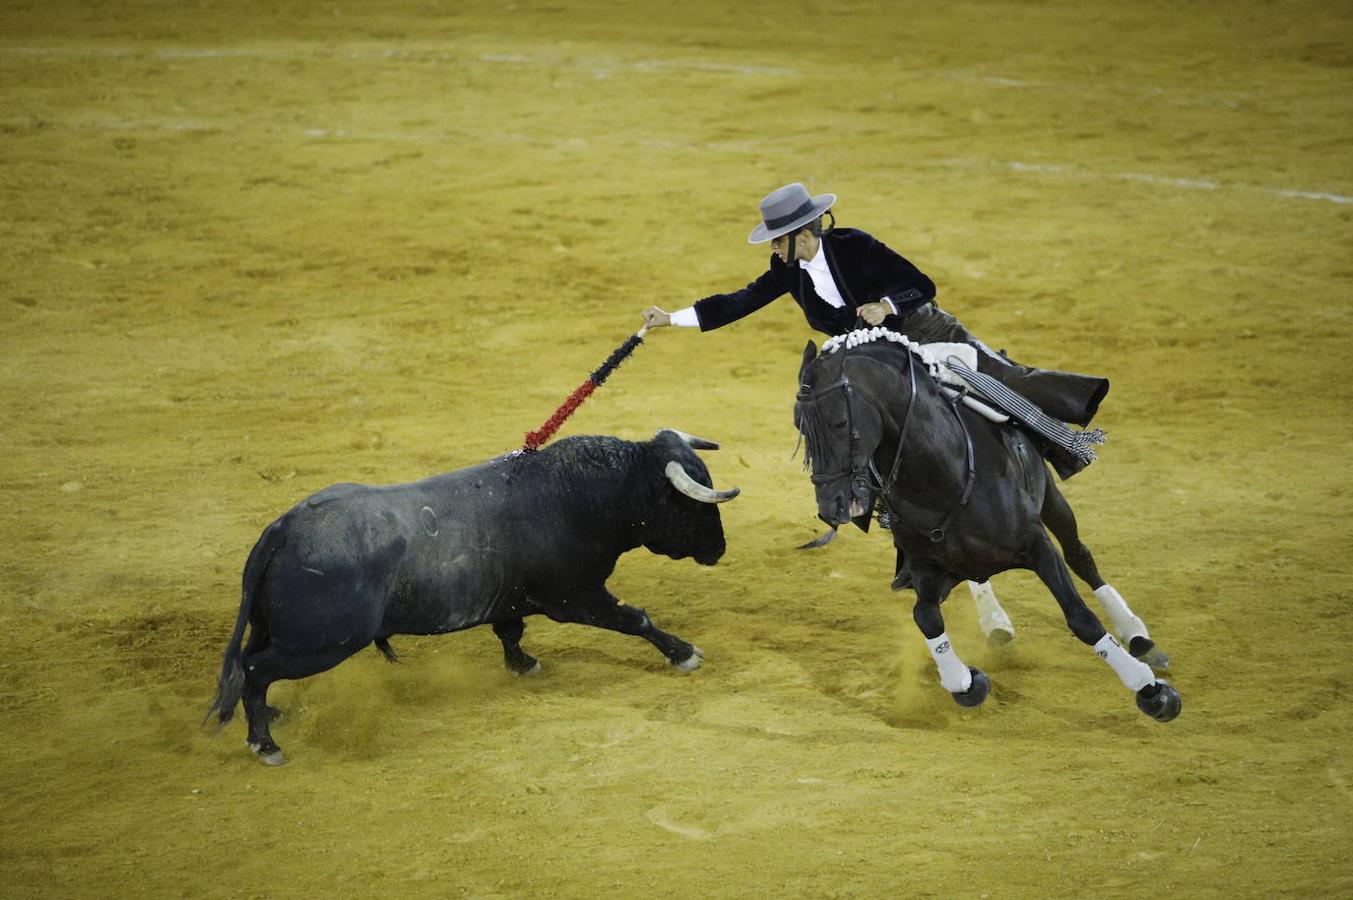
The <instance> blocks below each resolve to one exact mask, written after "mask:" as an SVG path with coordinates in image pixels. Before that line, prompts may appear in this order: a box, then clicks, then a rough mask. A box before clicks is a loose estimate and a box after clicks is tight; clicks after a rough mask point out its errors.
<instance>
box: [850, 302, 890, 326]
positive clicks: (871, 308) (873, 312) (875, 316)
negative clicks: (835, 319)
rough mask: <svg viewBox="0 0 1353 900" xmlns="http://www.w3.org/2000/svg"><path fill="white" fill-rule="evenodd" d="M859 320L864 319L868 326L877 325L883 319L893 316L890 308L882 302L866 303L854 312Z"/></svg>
mask: <svg viewBox="0 0 1353 900" xmlns="http://www.w3.org/2000/svg"><path fill="white" fill-rule="evenodd" d="M855 312H856V313H857V314H858V315H859V317H860V318H861V319H864V320H865V321H866V322H868V323H869V324H870V325H879V324H881V323H882V322H883V320H884V319H886V318H888V316H890V315H892V314H893V310H892V307H890V306H889V305H888V304H886V303H883V302H881V301H880V302H878V303H866V304H864V305H863V306H861V307H860V308H859V309H857V310H856V311H855Z"/></svg>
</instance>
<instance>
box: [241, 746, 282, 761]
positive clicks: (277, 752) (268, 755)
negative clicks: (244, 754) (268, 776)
mask: <svg viewBox="0 0 1353 900" xmlns="http://www.w3.org/2000/svg"><path fill="white" fill-rule="evenodd" d="M244 743H245V744H247V745H248V747H249V750H250V752H251V753H253V754H254V755H255V756H257V757H258V761H259V762H261V763H263V765H265V766H285V765H286V764H287V758H286V757H285V756H283V755H282V748H281V747H278V746H277V745H276V744H273V748H272V749H271V750H268V751H264V749H263V745H262V744H255V743H254V742H253V741H245V742H244Z"/></svg>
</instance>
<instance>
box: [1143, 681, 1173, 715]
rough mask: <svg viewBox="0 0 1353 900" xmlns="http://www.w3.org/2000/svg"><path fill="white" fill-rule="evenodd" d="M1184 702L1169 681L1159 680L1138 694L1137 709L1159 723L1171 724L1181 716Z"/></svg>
mask: <svg viewBox="0 0 1353 900" xmlns="http://www.w3.org/2000/svg"><path fill="white" fill-rule="evenodd" d="M1183 705H1184V701H1183V700H1181V699H1180V697H1179V691H1176V690H1175V689H1174V688H1172V687H1170V683H1169V682H1168V681H1164V680H1159V681H1156V682H1154V683H1152V684H1148V685H1147V686H1146V687H1144V688H1142V689H1141V690H1140V691H1138V692H1137V708H1138V709H1140V710H1141V711H1142V712H1144V713H1146V714H1147V715H1148V716H1150V717H1151V718H1153V719H1155V720H1156V721H1157V722H1169V721H1170V720H1172V719H1173V718H1174V717H1175V716H1177V715H1179V710H1180V708H1181V707H1182V706H1183Z"/></svg>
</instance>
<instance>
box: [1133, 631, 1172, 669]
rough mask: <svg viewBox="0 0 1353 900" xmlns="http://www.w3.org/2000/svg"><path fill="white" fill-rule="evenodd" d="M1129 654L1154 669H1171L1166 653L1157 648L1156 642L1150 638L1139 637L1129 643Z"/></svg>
mask: <svg viewBox="0 0 1353 900" xmlns="http://www.w3.org/2000/svg"><path fill="white" fill-rule="evenodd" d="M1128 652H1129V653H1131V654H1132V655H1133V656H1134V657H1136V658H1137V659H1140V660H1141V661H1142V662H1144V663H1146V664H1147V665H1148V666H1150V667H1151V668H1153V669H1168V668H1170V657H1168V656H1166V655H1165V651H1163V650H1161V649H1160V648H1159V647H1157V646H1156V642H1155V641H1153V640H1151V639H1150V638H1149V637H1142V636H1141V635H1138V636H1137V637H1135V638H1133V639H1132V640H1130V641H1128Z"/></svg>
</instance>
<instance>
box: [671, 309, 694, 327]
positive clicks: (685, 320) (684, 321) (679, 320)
mask: <svg viewBox="0 0 1353 900" xmlns="http://www.w3.org/2000/svg"><path fill="white" fill-rule="evenodd" d="M671 320H672V324H673V325H680V326H682V327H683V328H699V327H700V317H699V316H698V315H696V313H695V307H694V306H688V307H686V308H685V309H679V310H677V311H676V312H674V313H672V315H671Z"/></svg>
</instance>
